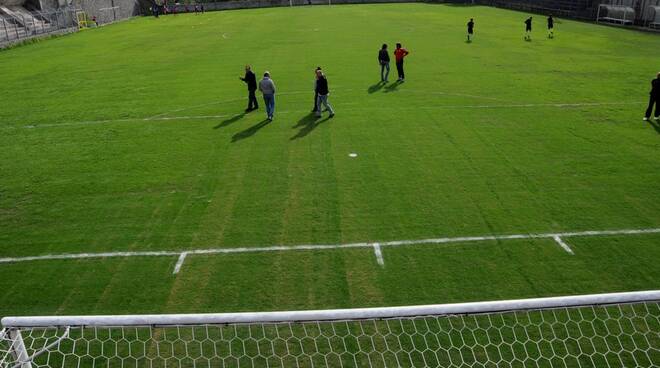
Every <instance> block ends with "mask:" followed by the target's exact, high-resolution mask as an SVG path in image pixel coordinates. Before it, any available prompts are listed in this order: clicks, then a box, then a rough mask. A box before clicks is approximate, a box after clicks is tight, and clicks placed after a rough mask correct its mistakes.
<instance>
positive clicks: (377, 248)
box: [374, 243, 385, 266]
mask: <svg viewBox="0 0 660 368" xmlns="http://www.w3.org/2000/svg"><path fill="white" fill-rule="evenodd" d="M374 255H375V256H376V262H378V265H380V266H385V260H384V259H383V252H382V251H381V250H380V244H378V243H374Z"/></svg>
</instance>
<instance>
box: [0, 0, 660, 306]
mask: <svg viewBox="0 0 660 368" xmlns="http://www.w3.org/2000/svg"><path fill="white" fill-rule="evenodd" d="M527 16H528V14H525V13H520V12H514V11H508V10H501V9H496V8H489V7H464V6H451V5H432V4H381V5H345V6H313V7H293V8H271V9H254V10H240V11H223V12H209V13H205V14H200V15H195V14H179V15H176V16H165V17H161V18H159V19H155V18H134V19H131V20H129V21H126V22H121V23H118V24H114V25H110V26H107V27H103V28H98V29H93V30H88V31H84V32H80V33H76V34H73V35H68V36H64V37H59V38H55V39H50V40H46V41H43V42H38V43H35V44H31V45H26V46H21V47H16V48H13V49H9V50H4V51H0V65H1V66H2V67H1V68H2V73H3V75H2V79H1V87H0V101H1V102H0V146H1V147H2V149H0V173H1V175H0V258H1V259H0V301H2V303H0V316H7V315H52V314H132V313H182V312H188V313H194V312H230V311H269V310H292V309H327V308H350V307H371V306H394V305H414V304H431V303H450V302H463V301H481V300H496V299H510V298H525V297H540V296H554V295H573V294H584V293H604V292H616V291H634V290H650V289H658V288H660V267H659V266H658V264H659V262H658V260H660V155H659V153H660V123H655V122H650V123H647V122H642V117H643V112H644V109H645V107H646V105H645V104H646V102H647V99H648V89H649V81H650V80H651V79H652V78H653V76H655V74H656V73H657V72H658V69H660V66H659V64H658V56H657V46H658V42H659V40H660V38H658V35H655V34H647V33H641V32H635V31H629V30H622V29H618V28H611V27H604V26H598V25H594V24H589V23H582V22H576V21H570V20H564V19H557V21H556V25H555V38H554V39H548V38H547V37H546V32H545V27H544V26H545V19H544V17H543V16H540V15H534V19H535V20H534V22H535V23H534V33H533V35H532V41H531V42H526V41H524V40H523V36H524V24H523V21H524V19H525V18H526V17H527ZM469 18H474V20H475V24H476V26H475V38H474V42H472V43H467V42H466V41H465V24H466V23H467V21H468V20H469ZM396 42H401V43H403V46H404V47H406V48H407V49H408V50H409V51H410V55H409V56H408V57H407V59H406V81H405V83H394V82H393V81H394V80H395V79H396V69H395V67H394V63H392V71H391V73H390V81H391V82H390V83H387V84H381V83H379V80H380V75H379V72H380V70H379V66H378V64H377V53H378V49H379V48H380V46H381V44H383V43H387V44H388V45H389V46H390V49H391V50H393V49H394V44H395V43H396ZM245 64H251V65H252V67H253V69H254V70H255V72H256V73H257V76H258V77H260V76H261V74H262V73H263V72H264V71H265V70H268V71H270V72H271V75H272V77H273V80H274V82H275V84H276V85H277V93H276V110H275V120H274V121H273V122H270V123H268V122H267V121H265V117H266V116H265V113H264V104H263V102H262V100H261V96H258V98H259V102H260V109H259V110H258V111H254V112H250V113H247V114H246V113H244V112H243V110H244V109H245V107H246V105H247V91H246V87H245V85H244V84H243V82H241V81H240V80H239V79H238V77H239V76H242V74H243V68H244V66H245ZM317 66H322V67H323V69H324V70H325V73H326V74H327V76H328V80H329V85H330V91H331V95H330V102H331V103H332V104H333V107H334V108H335V110H336V113H337V115H336V116H335V117H334V118H332V119H329V118H328V115H327V113H326V114H324V116H323V117H322V118H320V119H316V118H315V117H314V116H313V114H310V109H311V108H312V103H313V101H312V98H313V81H314V76H313V71H314V68H315V67H317ZM352 154H356V155H352Z"/></svg>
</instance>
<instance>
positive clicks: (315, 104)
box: [312, 66, 321, 112]
mask: <svg viewBox="0 0 660 368" xmlns="http://www.w3.org/2000/svg"><path fill="white" fill-rule="evenodd" d="M319 70H321V67H320V66H317V67H316V69H314V108H312V112H316V110H317V109H318V107H319V94H318V93H317V92H316V81H317V80H318V79H317V78H316V73H318V72H319Z"/></svg>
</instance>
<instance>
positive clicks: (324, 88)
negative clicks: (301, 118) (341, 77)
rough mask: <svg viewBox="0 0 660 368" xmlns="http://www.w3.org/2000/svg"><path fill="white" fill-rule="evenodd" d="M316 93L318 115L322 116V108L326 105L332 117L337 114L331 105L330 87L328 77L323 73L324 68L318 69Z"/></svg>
mask: <svg viewBox="0 0 660 368" xmlns="http://www.w3.org/2000/svg"><path fill="white" fill-rule="evenodd" d="M316 94H317V95H318V96H319V97H318V102H317V103H316V105H317V110H316V116H317V117H321V108H322V106H325V108H326V110H327V111H328V112H329V113H330V117H333V116H335V111H334V110H333V109H332V106H330V103H329V102H328V95H329V94H330V89H329V88H328V79H327V78H326V77H325V74H323V71H322V70H320V69H319V70H317V71H316Z"/></svg>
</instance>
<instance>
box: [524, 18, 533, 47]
mask: <svg viewBox="0 0 660 368" xmlns="http://www.w3.org/2000/svg"><path fill="white" fill-rule="evenodd" d="M531 40H532V17H529V18H527V20H526V21H525V41H531Z"/></svg>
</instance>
